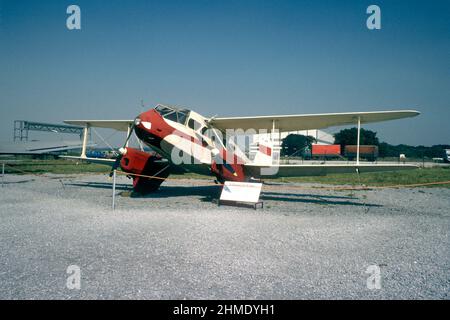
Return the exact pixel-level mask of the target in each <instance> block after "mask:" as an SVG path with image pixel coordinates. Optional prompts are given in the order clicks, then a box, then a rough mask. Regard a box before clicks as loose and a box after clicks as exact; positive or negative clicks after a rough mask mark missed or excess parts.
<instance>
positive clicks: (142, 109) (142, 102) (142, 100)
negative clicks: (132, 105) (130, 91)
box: [141, 99, 145, 112]
mask: <svg viewBox="0 0 450 320" xmlns="http://www.w3.org/2000/svg"><path fill="white" fill-rule="evenodd" d="M144 111H145V108H144V99H141V112H144Z"/></svg>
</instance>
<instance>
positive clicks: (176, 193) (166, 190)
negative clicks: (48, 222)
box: [64, 182, 381, 207]
mask: <svg viewBox="0 0 450 320" xmlns="http://www.w3.org/2000/svg"><path fill="white" fill-rule="evenodd" d="M64 184H65V185H66V186H78V187H88V188H100V189H111V188H112V185H111V183H106V182H65V183H64ZM116 189H117V190H120V191H125V192H127V191H128V192H131V191H132V186H131V184H116ZM220 192H221V186H219V185H209V186H171V185H162V186H161V187H160V188H159V189H158V190H157V191H155V192H153V193H149V194H146V195H141V194H133V193H131V195H129V196H131V197H133V198H143V199H161V198H171V197H186V196H199V197H200V201H202V202H213V203H217V201H218V199H219V197H220ZM261 200H266V201H281V202H297V203H311V204H319V205H344V206H361V207H381V205H377V204H370V203H361V202H357V200H358V198H357V197H354V196H336V195H321V194H305V193H281V192H265V191H263V192H262V193H261Z"/></svg>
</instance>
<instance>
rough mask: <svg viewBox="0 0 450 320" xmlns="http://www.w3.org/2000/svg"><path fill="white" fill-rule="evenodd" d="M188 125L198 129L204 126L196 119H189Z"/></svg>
mask: <svg viewBox="0 0 450 320" xmlns="http://www.w3.org/2000/svg"><path fill="white" fill-rule="evenodd" d="M188 127H189V128H191V129H193V130H195V131H197V130H198V129H200V128H201V127H202V125H201V124H200V122H198V121H195V120H194V119H189V121H188Z"/></svg>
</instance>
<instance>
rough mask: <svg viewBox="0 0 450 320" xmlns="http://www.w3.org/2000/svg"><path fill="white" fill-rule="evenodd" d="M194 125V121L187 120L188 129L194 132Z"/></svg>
mask: <svg viewBox="0 0 450 320" xmlns="http://www.w3.org/2000/svg"><path fill="white" fill-rule="evenodd" d="M194 125H195V123H194V119H189V122H188V127H189V128H191V129H194V130H195V126H194Z"/></svg>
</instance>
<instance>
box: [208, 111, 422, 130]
mask: <svg viewBox="0 0 450 320" xmlns="http://www.w3.org/2000/svg"><path fill="white" fill-rule="evenodd" d="M419 114H420V112H418V111H415V110H397V111H373V112H346V113H322V114H300V115H282V116H257V117H233V118H212V119H211V120H210V121H209V123H210V124H211V125H212V126H213V127H215V128H217V129H219V130H226V129H243V130H248V129H255V130H262V129H267V130H271V129H272V128H273V127H275V129H277V130H278V131H280V132H285V131H298V130H310V129H322V128H328V127H334V126H342V125H350V124H356V123H357V122H358V118H360V120H361V123H370V122H380V121H387V120H395V119H402V118H408V117H415V116H417V115H419Z"/></svg>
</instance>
